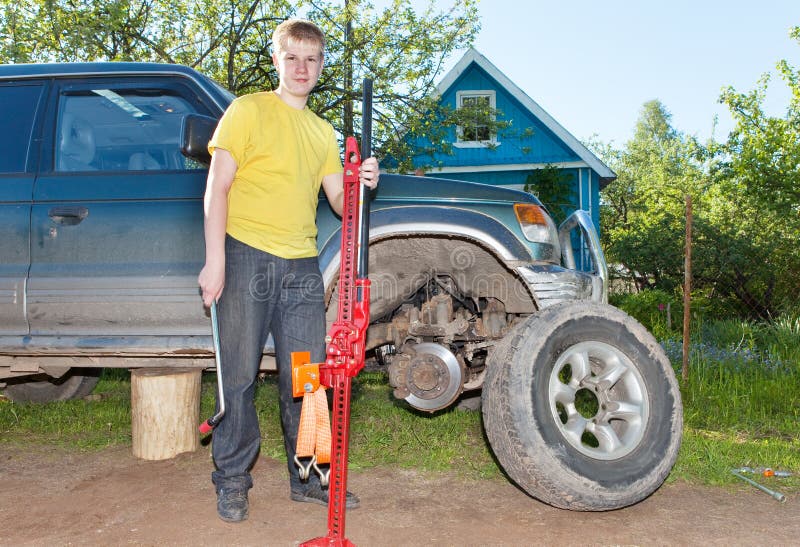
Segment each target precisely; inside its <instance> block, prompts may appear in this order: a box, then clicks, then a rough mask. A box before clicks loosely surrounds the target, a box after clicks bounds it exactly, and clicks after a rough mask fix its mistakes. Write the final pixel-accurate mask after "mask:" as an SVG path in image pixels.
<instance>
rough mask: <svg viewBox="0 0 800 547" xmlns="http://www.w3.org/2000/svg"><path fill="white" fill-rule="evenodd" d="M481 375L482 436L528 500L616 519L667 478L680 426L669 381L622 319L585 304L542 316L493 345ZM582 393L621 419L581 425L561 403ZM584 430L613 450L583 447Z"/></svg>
mask: <svg viewBox="0 0 800 547" xmlns="http://www.w3.org/2000/svg"><path fill="white" fill-rule="evenodd" d="M559 359H561V361H559ZM565 359H566V361H565ZM570 360H571V363H572V364H569V361H570ZM565 362H566V363H567V364H566V365H565ZM582 362H583V363H585V365H581V363H582ZM620 363H621V364H620ZM557 366H558V368H556V367H557ZM487 368H488V370H487V376H486V382H485V383H484V386H483V405H482V407H483V421H484V428H485V430H486V435H487V437H488V439H489V442H490V444H491V446H492V449H493V450H494V453H495V455H496V457H497V459H498V461H499V462H500V464H501V465H502V466H503V469H504V470H505V471H506V473H507V474H508V476H509V477H510V478H511V479H512V480H513V481H514V482H516V483H517V484H518V485H519V486H520V487H521V488H522V489H523V490H524V491H525V492H527V493H528V494H529V495H531V496H533V497H535V498H537V499H539V500H541V501H543V502H545V503H548V504H550V505H553V506H555V507H560V508H563V509H571V510H579V511H605V510H611V509H617V508H620V507H625V506H628V505H631V504H634V503H636V502H638V501H641V500H642V499H644V498H646V497H647V496H649V495H650V494H651V493H653V492H654V491H655V490H656V489H657V488H658V487H659V486H660V485H661V484H662V483H663V481H664V479H665V478H666V477H667V475H668V474H669V472H670V470H671V469H672V466H673V465H674V463H675V459H676V458H677V456H678V449H679V447H680V439H681V428H682V423H683V414H682V408H681V401H680V391H679V389H678V384H677V381H676V379H675V374H674V371H673V370H672V367H671V365H670V362H669V359H667V357H666V355H665V354H664V351H663V350H662V348H661V346H660V345H659V344H658V342H657V341H656V340H655V338H654V337H653V336H652V335H651V334H650V333H649V332H647V330H646V329H645V328H644V327H643V326H642V325H641V324H640V323H638V322H637V321H636V320H635V319H633V318H632V317H630V316H628V315H627V314H625V313H624V312H622V311H621V310H618V309H616V308H614V307H612V306H609V305H606V304H599V303H590V302H575V303H567V304H562V305H558V306H553V307H551V308H546V309H545V310H543V311H541V312H539V313H537V314H534V315H532V316H530V317H528V318H527V319H526V320H525V321H524V322H523V323H521V324H520V325H519V326H517V327H516V328H515V329H514V330H513V331H512V332H511V333H510V334H509V335H508V336H507V337H506V338H504V339H503V341H501V343H500V344H498V346H497V347H496V348H495V351H494V352H492V354H491V355H490V356H489V362H488V367H487ZM604 373H605V374H606V375H607V376H603V374H604ZM559 374H561V375H562V376H559ZM604 378H608V381H607V382H603V381H602V379H604ZM581 379H582V381H583V384H582V385H581V386H579V385H578V380H581ZM598 380H601V381H600V382H599V383H597V382H598ZM587 385H588V386H592V385H594V386H599V387H597V388H596V389H595V390H594V391H597V393H598V397H597V400H598V401H601V402H603V404H606V405H607V406H608V407H610V408H611V407H613V408H618V409H624V410H625V414H616V415H615V416H616V417H615V418H609V419H608V420H614V421H608V420H607V421H606V422H605V423H604V424H603V420H602V419H601V418H597V417H598V416H600V415H601V413H600V411H599V409H598V414H597V415H596V416H595V417H594V418H593V417H591V416H581V415H579V413H578V412H577V411H576V406H578V405H577V404H575V405H571V404H570V403H569V401H567V403H564V402H563V400H564V398H565V397H566V399H567V400H568V399H569V395H566V396H565V395H564V393H567V394H569V393H575V392H577V391H580V390H586V389H587V388H586V386H587ZM559 405H560V406H559ZM565 405H566V409H565ZM604 412H605V411H604ZM618 412H619V410H618ZM610 415H611V414H608V415H607V416H610ZM593 420H597V421H598V424H599V425H600V428H599V429H597V430H596V431H597V432H598V436H600V435H601V433H603V435H606V436H605V437H602V438H603V439H607V438H610V439H612V441H613V439H614V438H615V437H617V436H618V437H617V438H616V440H617V441H618V442H617V443H616V444H615V443H614V442H608V443H605V442H597V439H594V441H595V443H596V444H597V446H593V443H591V442H589V443H586V442H584V436H582V435H581V434H580V431H581V427H584V426H585V427H586V428H588V429H591V428H593V427H595V426H596V425H597V424H595V423H594V421H593ZM590 423H591V425H589V424H590ZM581 424H583V425H581ZM575 427H577V429H578V433H575V431H573V430H571V429H570V428H575ZM583 435H586V433H584V434H583ZM590 440H591V439H590Z"/></svg>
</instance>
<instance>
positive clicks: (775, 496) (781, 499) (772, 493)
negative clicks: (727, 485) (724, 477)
mask: <svg viewBox="0 0 800 547" xmlns="http://www.w3.org/2000/svg"><path fill="white" fill-rule="evenodd" d="M740 471H741V469H731V473H733V474H734V475H735V476H737V477H739V478H740V479H742V480H743V481H744V482H746V483H748V484H751V485H753V486H755V487H756V488H758V489H759V490H761V491H762V492H764V493H765V494H769V495H770V496H772V498H773V499H776V500H778V501H779V502H781V503H783V502H785V501H786V496H784V495H783V494H781V493H780V492H777V491H775V490H771V489H769V488H767V487H766V486H764V485H763V484H759V483H757V482H756V481H754V480H751V479H748V478H747V477H745V476H744V475H742V474H741V473H740Z"/></svg>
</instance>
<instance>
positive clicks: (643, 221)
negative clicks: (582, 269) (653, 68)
mask: <svg viewBox="0 0 800 547" xmlns="http://www.w3.org/2000/svg"><path fill="white" fill-rule="evenodd" d="M601 155H602V156H603V157H604V159H605V160H606V161H607V162H609V165H610V166H611V167H612V169H614V171H616V173H617V175H618V178H617V180H615V181H614V182H612V183H611V184H609V185H608V187H607V188H606V189H605V190H604V192H603V208H602V209H601V221H600V223H601V226H602V227H603V233H604V234H605V236H606V237H605V244H606V253H607V254H608V256H609V259H610V261H611V262H612V263H615V264H618V265H620V266H621V267H622V268H620V269H618V275H620V276H622V277H625V278H627V279H628V280H629V281H631V282H633V283H634V284H635V286H636V287H637V288H638V289H645V288H659V289H663V290H667V291H671V290H674V289H675V288H676V287H678V286H679V285H680V283H681V280H682V278H683V241H684V238H683V234H684V211H683V209H684V196H685V195H686V194H687V193H689V194H692V195H693V196H697V197H699V196H700V195H701V192H700V191H699V188H700V186H701V185H702V184H703V179H704V177H703V167H702V161H703V157H704V156H703V149H702V147H700V146H699V145H698V144H697V143H696V142H695V141H694V140H693V139H689V138H686V137H685V136H684V135H682V134H681V133H680V132H679V131H677V130H676V129H674V128H673V127H672V125H671V115H670V113H669V112H668V111H667V109H666V107H665V106H664V105H663V104H662V103H661V102H660V101H657V100H653V101H649V102H647V103H645V104H644V106H643V107H642V110H641V112H640V116H639V119H638V121H637V123H636V128H635V131H634V136H633V138H632V139H631V140H630V141H629V142H628V143H626V146H625V149H624V150H623V151H620V152H616V151H612V150H609V149H606V150H605V151H601Z"/></svg>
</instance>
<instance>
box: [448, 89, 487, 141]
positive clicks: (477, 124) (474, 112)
mask: <svg viewBox="0 0 800 547" xmlns="http://www.w3.org/2000/svg"><path fill="white" fill-rule="evenodd" d="M456 101H457V104H458V108H459V109H463V110H464V112H463V114H464V118H463V121H462V123H461V125H459V126H458V128H457V130H456V134H457V137H458V140H457V141H456V146H459V145H460V146H483V145H485V144H487V143H491V144H497V143H496V141H495V139H496V135H494V134H492V131H491V129H490V127H489V122H492V121H494V111H495V108H496V97H495V92H494V91H491V90H490V91H459V92H457V93H456Z"/></svg>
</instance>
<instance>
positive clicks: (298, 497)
mask: <svg viewBox="0 0 800 547" xmlns="http://www.w3.org/2000/svg"><path fill="white" fill-rule="evenodd" d="M291 497H292V501H300V502H305V503H318V504H319V505H328V489H327V488H322V486H320V485H319V484H310V485H308V486H307V487H306V489H305V490H303V491H302V492H292V495H291ZM344 505H345V507H346V508H347V509H357V508H358V506H359V505H361V500H360V499H358V496H356V495H355V494H353V493H352V492H349V491H348V492H347V494H346V495H345V504H344Z"/></svg>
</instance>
